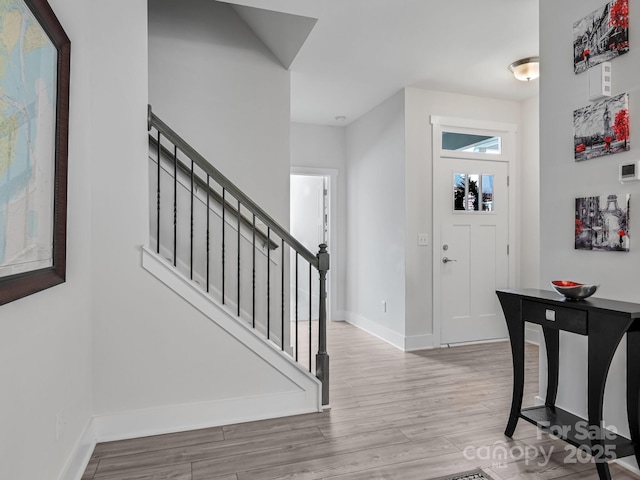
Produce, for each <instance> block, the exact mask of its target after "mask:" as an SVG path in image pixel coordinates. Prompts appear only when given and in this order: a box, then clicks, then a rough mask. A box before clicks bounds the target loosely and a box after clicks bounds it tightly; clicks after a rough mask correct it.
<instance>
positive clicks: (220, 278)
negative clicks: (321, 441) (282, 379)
mask: <svg viewBox="0 0 640 480" xmlns="http://www.w3.org/2000/svg"><path fill="white" fill-rule="evenodd" d="M147 122H148V130H149V146H150V159H151V160H152V162H153V169H152V172H151V173H152V175H153V176H154V178H152V184H151V188H152V189H153V190H154V191H152V192H151V194H152V195H153V196H154V197H155V199H154V200H155V202H153V203H155V205H153V207H155V212H154V215H152V216H151V221H150V223H151V242H152V244H155V249H156V253H157V254H158V255H162V256H165V257H166V258H167V259H168V260H169V261H171V262H172V263H173V266H174V267H175V268H177V269H178V270H181V271H182V272H183V273H184V274H185V275H187V276H189V278H190V279H191V280H193V281H194V282H196V283H199V284H200V286H201V287H202V289H203V290H204V291H206V292H207V294H209V295H211V296H212V297H213V298H216V299H218V300H219V301H220V302H221V303H222V304H223V305H225V306H227V307H232V308H233V313H234V314H235V315H236V316H237V317H238V318H239V319H240V320H245V321H246V322H247V323H248V324H249V325H250V326H251V327H253V328H254V329H256V330H258V331H261V332H262V333H263V334H264V335H265V336H266V338H267V339H269V340H271V341H272V342H274V343H276V344H277V345H278V347H279V348H280V349H281V350H282V351H286V352H287V353H289V354H290V355H291V357H292V358H294V359H295V360H296V362H298V363H301V364H303V365H304V363H306V364H307V365H306V367H307V368H308V369H309V372H310V373H311V372H312V371H313V368H314V367H315V375H316V377H317V378H318V379H319V380H320V381H321V382H322V404H323V405H328V404H329V355H328V354H327V335H326V322H327V308H326V297H327V291H326V280H327V272H328V270H329V253H328V252H327V245H326V244H321V245H320V246H319V251H318V253H317V254H315V255H314V254H313V253H312V252H311V251H309V250H308V249H307V248H306V247H305V246H304V245H302V244H301V243H300V242H299V241H298V240H297V239H295V238H294V237H293V236H292V235H291V234H290V233H289V232H288V231H287V230H286V229H285V228H283V227H282V226H281V225H280V224H279V223H278V222H276V221H275V220H274V219H273V218H272V217H271V216H270V215H269V214H268V213H266V212H265V211H264V210H263V209H262V208H261V207H260V206H259V205H258V204H256V203H255V202H254V201H253V200H252V199H251V198H249V197H248V196H247V195H246V194H245V193H244V192H242V191H241V190H240V189H239V188H238V187H237V186H236V185H235V184H234V183H233V182H231V181H230V180H229V179H228V178H227V177H225V176H224V175H223V174H222V173H220V171H219V170H217V169H216V168H215V167H213V165H211V164H210V163H209V162H208V161H207V160H206V159H205V158H204V157H203V156H202V155H200V154H199V153H198V152H197V151H196V150H195V149H194V148H193V147H192V146H191V145H189V144H188V143H187V142H186V141H185V140H184V139H183V138H181V137H180V136H179V135H178V134H177V133H176V132H175V131H174V130H172V129H171V128H170V127H169V126H168V125H167V124H166V123H164V122H163V121H162V120H161V119H160V118H158V117H157V116H156V115H155V114H154V113H153V111H152V108H151V106H150V105H149V107H148V118H147ZM185 217H186V218H185ZM277 250H280V251H279V252H278V251H277ZM287 254H288V255H287ZM247 257H248V258H249V259H248V260H247ZM305 263H306V264H307V265H308V278H306V279H305V280H303V279H302V277H303V276H306V274H305V273H304V270H305V268H304V264H305ZM287 267H289V268H287ZM313 270H316V271H317V277H316V279H315V282H314V278H313ZM202 284H204V286H203V285H202ZM314 291H315V292H317V294H315V295H316V296H315V299H314ZM247 297H249V298H248V299H247ZM304 297H308V298H307V299H305V298H304ZM314 300H315V301H314ZM287 307H289V308H287ZM314 307H315V308H314ZM314 310H317V320H318V321H317V325H318V332H317V337H315V338H314V336H313V323H315V322H314V321H313V320H315V318H314ZM278 314H279V316H280V322H277V321H275V318H276V317H277V316H278ZM305 321H306V322H308V326H306V327H305V325H304V323H305ZM288 327H289V328H288ZM303 329H306V330H307V332H306V333H305V334H304V335H302V333H303V332H302V330H303ZM291 330H293V333H291ZM292 337H293V338H292ZM305 344H306V347H307V350H308V355H300V352H301V351H304V350H305V348H304V347H305ZM314 345H317V353H316V355H315V359H313V358H312V349H313V346H314ZM305 357H306V358H305ZM313 360H315V362H314V361H313Z"/></svg>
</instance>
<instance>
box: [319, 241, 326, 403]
mask: <svg viewBox="0 0 640 480" xmlns="http://www.w3.org/2000/svg"><path fill="white" fill-rule="evenodd" d="M317 257H318V272H319V273H320V308H319V310H320V312H319V316H318V330H319V334H318V353H317V354H316V377H317V378H318V380H320V381H321V382H322V405H329V355H328V354H327V272H328V271H329V252H327V244H326V243H322V244H320V251H319V252H318V255H317Z"/></svg>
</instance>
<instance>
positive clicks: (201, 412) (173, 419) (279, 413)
mask: <svg viewBox="0 0 640 480" xmlns="http://www.w3.org/2000/svg"><path fill="white" fill-rule="evenodd" d="M307 405H308V399H307V398H306V394H305V392H293V393H292V392H285V393H278V394H271V395H259V396H254V397H243V398H231V399H224V400H216V401H211V402H202V403H194V404H183V405H170V406H163V407H156V408H147V409H143V410H135V411H129V412H118V413H113V414H104V415H96V416H95V417H93V435H94V437H95V439H96V442H109V441H113V440H125V439H129V438H139V437H148V436H151V435H163V434H166V433H175V432H184V431H188V430H198V429H201V428H210V427H217V426H221V425H231V424H234V423H244V422H253V421H256V420H265V419H268V418H278V417H286V416H291V415H299V414H303V413H314V412H317V411H318V410H316V409H315V408H309V407H308V406H307Z"/></svg>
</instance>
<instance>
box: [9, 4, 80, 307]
mask: <svg viewBox="0 0 640 480" xmlns="http://www.w3.org/2000/svg"><path fill="white" fill-rule="evenodd" d="M0 21H1V22H2V25H1V28H0V305H1V304H5V303H7V302H11V301H13V300H17V299H18V298H21V297H24V296H26V295H30V294H32V293H35V292H38V291H40V290H44V289H45V288H49V287H52V286H54V285H57V284H59V283H62V282H64V280H65V275H66V223H67V222H66V219H67V148H68V147H67V145H68V140H67V139H68V124H69V122H68V118H69V66H70V46H71V42H70V40H69V38H68V37H67V35H66V34H65V32H64V30H63V28H62V26H61V25H60V22H59V21H58V19H57V18H56V16H55V14H54V13H53V11H52V10H51V7H50V6H49V4H48V3H47V1H46V0H3V1H0Z"/></svg>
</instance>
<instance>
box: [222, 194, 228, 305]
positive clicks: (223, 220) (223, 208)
mask: <svg viewBox="0 0 640 480" xmlns="http://www.w3.org/2000/svg"><path fill="white" fill-rule="evenodd" d="M226 193H227V191H226V189H225V188H224V187H223V188H222V304H223V305H224V247H225V245H224V223H225V211H226V208H225V207H226V204H227V200H226V199H225V197H226Z"/></svg>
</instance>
